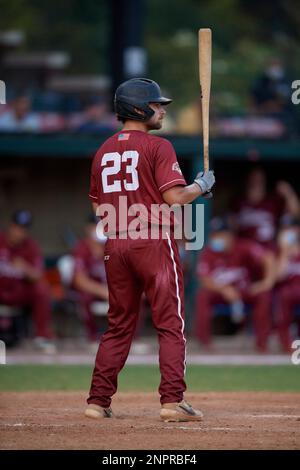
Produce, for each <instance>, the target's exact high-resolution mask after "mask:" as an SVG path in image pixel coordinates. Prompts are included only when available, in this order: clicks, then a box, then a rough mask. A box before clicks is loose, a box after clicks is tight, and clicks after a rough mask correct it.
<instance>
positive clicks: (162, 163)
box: [155, 140, 186, 193]
mask: <svg viewBox="0 0 300 470" xmlns="http://www.w3.org/2000/svg"><path fill="white" fill-rule="evenodd" d="M155 181H156V184H157V186H158V189H159V191H160V192H161V193H163V192H164V191H166V190H167V189H170V188H172V187H173V186H178V185H181V186H186V181H185V179H184V176H183V174H182V172H181V169H180V166H179V164H178V161H177V157H176V153H175V150H174V148H173V146H172V144H171V143H170V142H169V141H167V140H162V142H160V144H159V146H158V148H157V151H156V159H155Z"/></svg>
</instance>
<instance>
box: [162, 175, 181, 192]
mask: <svg viewBox="0 0 300 470" xmlns="http://www.w3.org/2000/svg"><path fill="white" fill-rule="evenodd" d="M174 181H183V182H184V184H185V181H184V179H183V178H176V179H175V180H172V181H169V182H168V183H165V184H163V185H162V186H160V188H158V189H159V191H160V190H161V188H163V187H164V186H167V185H168V184H170V183H174Z"/></svg>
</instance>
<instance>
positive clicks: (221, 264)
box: [197, 239, 264, 290]
mask: <svg viewBox="0 0 300 470" xmlns="http://www.w3.org/2000/svg"><path fill="white" fill-rule="evenodd" d="M263 256H264V249H263V248H262V247H261V246H260V245H258V244H257V243H255V242H252V241H250V240H243V239H238V240H236V241H235V243H234V247H233V249H232V250H231V251H230V252H227V253H226V252H224V253H216V252H214V251H212V249H211V248H210V247H209V246H207V247H205V248H204V250H203V251H202V252H201V254H200V257H199V261H198V264H197V274H198V276H200V277H201V276H209V277H211V278H212V279H213V280H214V281H215V282H217V283H218V284H221V285H224V286H225V285H233V286H235V287H237V288H238V289H240V290H245V289H247V288H248V287H249V285H250V283H251V280H252V277H253V273H255V272H256V270H257V268H258V266H261V261H262V257H263Z"/></svg>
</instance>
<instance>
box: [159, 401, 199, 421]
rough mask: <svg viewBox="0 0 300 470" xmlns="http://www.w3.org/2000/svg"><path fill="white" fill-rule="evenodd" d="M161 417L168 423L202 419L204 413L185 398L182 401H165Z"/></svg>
mask: <svg viewBox="0 0 300 470" xmlns="http://www.w3.org/2000/svg"><path fill="white" fill-rule="evenodd" d="M160 417H161V419H162V420H163V421H165V422H166V423H170V422H176V421H201V420H202V418H203V413H202V412H201V411H199V410H194V408H193V407H192V406H191V405H189V404H188V403H187V402H186V401H185V400H182V401H181V402H180V403H164V404H163V405H162V407H161V411H160Z"/></svg>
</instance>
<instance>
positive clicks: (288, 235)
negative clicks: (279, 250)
mask: <svg viewBox="0 0 300 470" xmlns="http://www.w3.org/2000/svg"><path fill="white" fill-rule="evenodd" d="M281 240H282V241H283V243H284V244H286V245H289V246H291V245H295V244H296V243H297V242H298V235H297V233H296V232H294V230H287V231H286V232H284V233H283V234H282V236H281Z"/></svg>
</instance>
